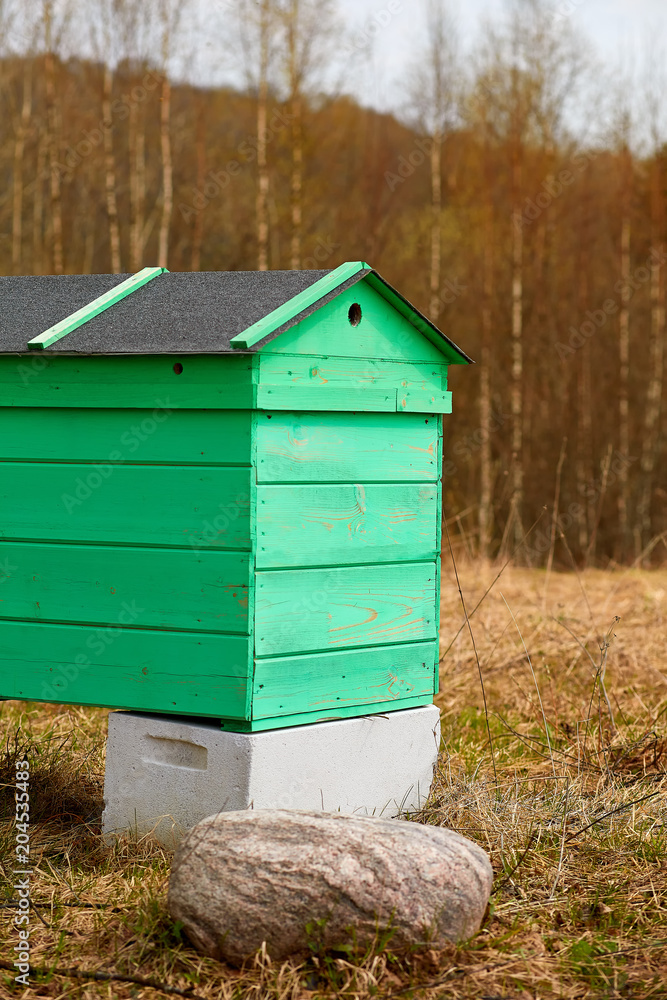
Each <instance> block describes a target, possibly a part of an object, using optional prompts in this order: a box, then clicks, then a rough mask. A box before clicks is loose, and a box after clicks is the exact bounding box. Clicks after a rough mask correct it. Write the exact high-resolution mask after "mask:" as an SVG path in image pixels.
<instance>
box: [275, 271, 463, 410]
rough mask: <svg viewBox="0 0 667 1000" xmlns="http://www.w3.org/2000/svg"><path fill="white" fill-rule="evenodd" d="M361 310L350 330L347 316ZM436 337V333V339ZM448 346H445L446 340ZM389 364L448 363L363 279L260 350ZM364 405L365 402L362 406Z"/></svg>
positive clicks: (437, 349)
mask: <svg viewBox="0 0 667 1000" xmlns="http://www.w3.org/2000/svg"><path fill="white" fill-rule="evenodd" d="M354 304H356V305H359V306H360V307H361V314H362V315H361V322H360V323H359V324H358V325H357V326H352V325H351V324H350V322H349V319H348V313H349V310H350V307H351V306H352V305H354ZM436 336H437V335H436ZM443 345H444V342H443ZM334 353H335V355H336V356H337V357H345V358H372V359H382V360H385V361H425V362H433V363H435V364H442V363H443V361H445V360H447V359H446V358H444V357H443V354H442V351H441V350H440V349H439V347H436V346H435V345H434V344H432V343H431V342H430V340H428V339H427V337H426V336H424V335H423V334H422V333H420V332H419V331H418V330H416V329H415V328H414V326H412V325H411V324H410V323H409V322H408V320H407V319H405V318H404V317H403V316H401V315H400V314H399V313H398V312H397V311H396V310H395V309H394V308H393V307H392V306H391V305H390V303H389V302H387V301H386V299H384V298H383V297H382V295H380V294H379V293H378V292H377V291H375V290H374V289H373V288H371V286H370V285H369V283H368V279H367V278H366V279H363V280H362V281H360V282H358V283H357V284H356V285H353V286H352V287H351V288H347V289H345V291H344V292H341V294H340V295H338V296H337V297H336V298H335V299H332V300H331V301H330V302H327V303H326V304H325V305H323V306H322V307H321V309H318V310H317V311H316V312H314V313H312V314H311V315H310V316H307V317H306V318H305V319H302V320H301V321H300V322H299V323H297V324H296V326H294V327H292V328H291V329H290V330H286V331H285V333H281V334H280V336H279V337H277V338H276V339H275V340H272V341H271V342H270V343H268V344H264V345H263V346H262V355H265V354H305V355H309V356H310V355H323V354H326V355H327V356H330V355H332V354H334ZM362 405H363V404H362Z"/></svg>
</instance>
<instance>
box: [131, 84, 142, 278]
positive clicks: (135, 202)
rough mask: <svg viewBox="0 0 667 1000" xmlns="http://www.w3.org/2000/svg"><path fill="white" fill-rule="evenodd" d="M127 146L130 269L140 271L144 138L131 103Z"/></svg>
mask: <svg viewBox="0 0 667 1000" xmlns="http://www.w3.org/2000/svg"><path fill="white" fill-rule="evenodd" d="M128 146H129V154H130V213H131V219H132V221H131V225H130V267H131V269H132V271H134V272H136V271H139V270H140V269H141V266H142V263H143V255H144V245H145V244H144V230H145V217H146V136H145V132H144V123H143V118H141V121H140V110H139V108H138V106H137V104H136V103H135V102H134V101H132V103H131V104H130V117H129V121H128Z"/></svg>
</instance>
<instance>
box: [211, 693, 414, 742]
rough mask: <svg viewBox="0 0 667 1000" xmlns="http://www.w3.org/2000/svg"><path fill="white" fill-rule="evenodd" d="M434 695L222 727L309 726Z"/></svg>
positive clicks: (370, 713)
mask: <svg viewBox="0 0 667 1000" xmlns="http://www.w3.org/2000/svg"><path fill="white" fill-rule="evenodd" d="M432 704H433V695H426V696H424V697H418V698H405V699H404V700H403V701H398V702H396V701H388V702H381V703H377V702H376V703H375V704H373V705H367V706H366V705H354V706H352V707H351V708H338V709H335V710H333V709H329V708H325V709H323V710H322V711H319V712H299V713H297V714H296V715H283V716H280V715H279V716H276V717H274V718H272V719H256V720H254V721H252V722H239V721H233V720H226V719H222V720H221V728H222V729H226V730H230V731H231V732H237V733H262V732H266V730H267V729H286V728H287V727H289V726H308V725H310V724H311V723H313V722H337V721H338V720H340V719H352V718H359V717H366V716H374V715H384V714H385V712H398V711H403V710H405V709H407V708H420V707H421V706H422V705H432Z"/></svg>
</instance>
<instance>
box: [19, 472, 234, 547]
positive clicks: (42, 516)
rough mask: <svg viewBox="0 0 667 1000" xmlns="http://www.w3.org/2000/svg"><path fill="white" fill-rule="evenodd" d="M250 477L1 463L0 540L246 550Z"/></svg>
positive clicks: (210, 473) (229, 474) (220, 473)
mask: <svg viewBox="0 0 667 1000" xmlns="http://www.w3.org/2000/svg"><path fill="white" fill-rule="evenodd" d="M250 480H251V470H249V469H236V468H205V469H201V468H197V467H195V466H185V467H183V468H179V467H178V466H156V465H152V466H151V465H146V466H143V465H133V466H130V465H116V466H114V465H76V464H73V465H65V464H61V465H51V464H48V463H44V462H39V463H30V462H3V463H1V464H0V539H2V538H7V539H16V540H29V539H35V540H37V539H43V540H44V541H48V540H52V541H63V542H65V541H74V542H78V541H86V542H109V543H118V542H120V543H126V544H137V545H175V546H187V547H190V548H201V549H204V550H205V549H209V548H213V549H246V550H247V549H249V548H250Z"/></svg>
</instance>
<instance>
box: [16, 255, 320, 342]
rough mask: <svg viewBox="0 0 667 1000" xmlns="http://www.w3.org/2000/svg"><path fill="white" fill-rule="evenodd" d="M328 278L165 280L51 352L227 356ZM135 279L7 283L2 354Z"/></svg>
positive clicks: (231, 274)
mask: <svg viewBox="0 0 667 1000" xmlns="http://www.w3.org/2000/svg"><path fill="white" fill-rule="evenodd" d="M326 274H329V271H207V272H184V273H167V274H162V275H160V276H159V277H158V278H155V279H154V280H153V281H150V282H149V283H148V284H147V285H144V286H143V288H139V289H138V290H137V291H135V292H132V294H131V295H128V296H127V297H126V298H124V299H122V300H121V301H120V302H117V303H116V305H114V306H112V307H111V308H110V309H107V310H106V311H105V312H103V313H100V315H99V316H96V317H95V318H94V319H91V320H89V321H88V322H87V323H85V324H84V325H83V326H81V327H79V329H78V330H74V331H73V332H72V333H69V334H67V336H66V337H63V338H62V339H61V340H59V341H57V342H56V343H55V344H53V345H52V346H51V347H49V348H47V349H46V352H45V353H47V354H49V353H56V354H70V353H77V354H171V353H179V354H184V353H189V354H218V353H227V352H230V351H232V350H233V348H231V347H230V346H229V341H230V340H231V338H232V337H235V336H236V335H237V334H238V333H242V332H243V330H247V329H248V327H249V326H252V324H253V323H256V322H257V321H258V320H260V319H263V317H264V316H267V315H268V314H269V313H270V312H272V311H273V310H274V309H277V308H278V306H281V305H283V304H284V303H285V302H288V301H289V300H290V299H291V298H293V297H294V296H295V295H298V293H299V292H302V291H303V290H304V289H306V288H309V287H310V285H312V284H314V283H315V282H316V281H319V279H320V278H323V277H324V275H326ZM129 277H130V275H129V274H96V275H47V276H45V277H38V276H36V277H16V278H11V277H0V354H8V353H11V354H14V353H25V352H26V351H27V344H28V341H29V340H32V338H33V337H37V336H39V334H40V333H43V332H44V331H45V330H48V329H49V327H51V326H53V325H54V324H55V323H58V322H59V321H60V320H62V319H65V318H66V317H67V316H70V315H71V314H72V313H73V312H76V310H77V309H81V308H82V307H83V306H85V305H88V303H90V302H91V301H92V300H93V299H95V298H97V297H98V296H99V295H102V294H104V292H107V291H109V290H110V289H111V288H114V287H115V286H116V285H118V284H120V282H121V281H125V280H126V279H127V278H129ZM320 304H321V303H318V305H320Z"/></svg>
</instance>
